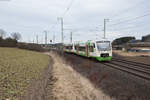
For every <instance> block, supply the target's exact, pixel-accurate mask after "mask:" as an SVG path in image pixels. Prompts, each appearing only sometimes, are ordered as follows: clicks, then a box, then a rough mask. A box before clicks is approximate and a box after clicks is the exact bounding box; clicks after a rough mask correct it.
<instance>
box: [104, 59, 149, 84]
mask: <svg viewBox="0 0 150 100" xmlns="http://www.w3.org/2000/svg"><path fill="white" fill-rule="evenodd" d="M102 64H104V65H106V66H109V67H112V68H115V69H117V70H121V71H124V72H127V73H129V74H132V75H134V76H137V77H139V78H142V79H145V80H148V81H150V65H148V64H144V63H139V62H134V61H128V60H123V59H115V58H114V59H113V60H112V61H111V62H110V63H102Z"/></svg>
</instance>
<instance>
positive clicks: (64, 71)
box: [50, 53, 113, 100]
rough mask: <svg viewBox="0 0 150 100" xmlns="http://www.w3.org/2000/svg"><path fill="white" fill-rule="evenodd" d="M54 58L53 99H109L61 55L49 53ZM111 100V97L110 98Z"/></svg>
mask: <svg viewBox="0 0 150 100" xmlns="http://www.w3.org/2000/svg"><path fill="white" fill-rule="evenodd" d="M50 56H51V57H52V58H53V60H54V64H53V70H52V75H53V77H54V79H55V80H56V81H55V83H54V84H53V87H52V91H51V93H52V95H53V99H55V100H104V99H103V98H104V97H105V98H108V99H105V100H110V99H109V97H107V96H106V95H104V94H103V93H102V92H101V91H99V90H98V89H96V88H95V87H94V86H93V84H92V83H91V82H90V81H89V80H88V79H86V78H85V77H83V76H81V74H79V73H78V72H76V71H75V70H74V69H73V68H72V67H71V66H70V65H68V64H66V62H65V61H64V60H63V58H62V57H60V56H58V55H57V54H54V53H50ZM111 100H113V99H111Z"/></svg>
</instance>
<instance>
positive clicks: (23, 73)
mask: <svg viewBox="0 0 150 100" xmlns="http://www.w3.org/2000/svg"><path fill="white" fill-rule="evenodd" d="M48 64H49V57H48V56H46V55H43V54H41V53H37V52H32V51H27V50H20V49H16V48H0V100H6V98H9V99H10V100H15V99H16V98H18V97H19V96H21V95H23V94H24V92H25V91H24V90H25V89H26V87H27V86H28V85H29V83H30V82H31V80H33V79H37V78H39V76H40V74H41V71H42V70H43V69H44V68H45V67H47V66H48Z"/></svg>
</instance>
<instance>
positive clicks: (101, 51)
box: [64, 40, 112, 62]
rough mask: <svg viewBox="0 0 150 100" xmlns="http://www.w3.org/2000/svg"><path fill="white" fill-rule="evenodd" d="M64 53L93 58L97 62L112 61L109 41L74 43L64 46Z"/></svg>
mask: <svg viewBox="0 0 150 100" xmlns="http://www.w3.org/2000/svg"><path fill="white" fill-rule="evenodd" d="M64 51H65V52H67V53H73V54H76V55H80V56H84V57H88V58H94V59H96V60H98V61H101V62H102V61H111V60H112V45H111V42H110V41H107V40H101V41H87V42H81V41H79V42H74V43H69V44H65V45H64Z"/></svg>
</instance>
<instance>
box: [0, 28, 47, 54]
mask: <svg viewBox="0 0 150 100" xmlns="http://www.w3.org/2000/svg"><path fill="white" fill-rule="evenodd" d="M6 35H7V33H6V31H4V30H3V29H0V47H16V48H20V49H27V50H32V51H40V52H42V51H47V49H46V48H43V47H42V45H40V44H35V43H25V42H19V40H20V39H21V38H22V36H21V34H20V33H19V32H13V33H11V34H10V36H8V37H7V36H6Z"/></svg>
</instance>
